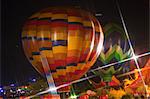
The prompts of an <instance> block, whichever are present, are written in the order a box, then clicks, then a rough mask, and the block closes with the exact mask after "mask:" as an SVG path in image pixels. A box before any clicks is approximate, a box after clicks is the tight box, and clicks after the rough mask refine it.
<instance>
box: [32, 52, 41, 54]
mask: <svg viewBox="0 0 150 99" xmlns="http://www.w3.org/2000/svg"><path fill="white" fill-rule="evenodd" d="M32 55H40V52H32Z"/></svg>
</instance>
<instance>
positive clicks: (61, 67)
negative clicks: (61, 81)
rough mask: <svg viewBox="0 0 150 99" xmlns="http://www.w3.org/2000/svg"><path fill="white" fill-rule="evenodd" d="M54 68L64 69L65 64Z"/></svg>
mask: <svg viewBox="0 0 150 99" xmlns="http://www.w3.org/2000/svg"><path fill="white" fill-rule="evenodd" d="M56 69H66V67H65V66H58V67H56Z"/></svg>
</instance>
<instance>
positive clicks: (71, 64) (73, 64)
mask: <svg viewBox="0 0 150 99" xmlns="http://www.w3.org/2000/svg"><path fill="white" fill-rule="evenodd" d="M67 66H77V63H70V64H67Z"/></svg>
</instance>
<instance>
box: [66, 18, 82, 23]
mask: <svg viewBox="0 0 150 99" xmlns="http://www.w3.org/2000/svg"><path fill="white" fill-rule="evenodd" d="M68 22H80V23H82V18H81V17H75V16H69V17H68Z"/></svg>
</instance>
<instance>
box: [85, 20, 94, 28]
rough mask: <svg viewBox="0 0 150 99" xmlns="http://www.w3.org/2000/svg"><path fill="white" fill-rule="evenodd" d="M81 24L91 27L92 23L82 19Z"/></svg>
mask: <svg viewBox="0 0 150 99" xmlns="http://www.w3.org/2000/svg"><path fill="white" fill-rule="evenodd" d="M83 25H84V26H87V27H92V23H91V22H90V21H83Z"/></svg>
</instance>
